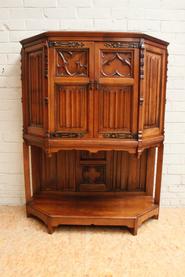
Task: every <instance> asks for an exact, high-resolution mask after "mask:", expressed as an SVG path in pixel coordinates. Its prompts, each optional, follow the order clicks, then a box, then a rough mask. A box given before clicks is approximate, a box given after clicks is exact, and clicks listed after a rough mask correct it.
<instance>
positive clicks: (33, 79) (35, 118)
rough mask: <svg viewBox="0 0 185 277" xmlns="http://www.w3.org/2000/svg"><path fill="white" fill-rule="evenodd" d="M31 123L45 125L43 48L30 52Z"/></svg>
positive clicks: (39, 125)
mask: <svg viewBox="0 0 185 277" xmlns="http://www.w3.org/2000/svg"><path fill="white" fill-rule="evenodd" d="M28 72H29V74H28V90H29V124H30V126H37V127H41V126H43V50H42V49H40V50H37V51H35V52H31V53H29V54H28Z"/></svg>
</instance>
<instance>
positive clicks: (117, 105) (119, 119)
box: [99, 87, 132, 131]
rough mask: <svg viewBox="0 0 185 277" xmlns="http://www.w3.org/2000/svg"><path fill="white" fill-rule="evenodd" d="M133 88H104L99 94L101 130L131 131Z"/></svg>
mask: <svg viewBox="0 0 185 277" xmlns="http://www.w3.org/2000/svg"><path fill="white" fill-rule="evenodd" d="M131 90H132V88H131V87H112V88H106V87H104V88H102V91H101V92H100V96H99V111H100V121H99V125H100V131H106V130H125V131H130V127H131V125H130V124H131V122H130V121H131V118H130V114H131V98H132V91H131Z"/></svg>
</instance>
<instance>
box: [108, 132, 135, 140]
mask: <svg viewBox="0 0 185 277" xmlns="http://www.w3.org/2000/svg"><path fill="white" fill-rule="evenodd" d="M103 137H104V138H111V139H112V138H113V139H114V138H115V139H137V134H130V133H103Z"/></svg>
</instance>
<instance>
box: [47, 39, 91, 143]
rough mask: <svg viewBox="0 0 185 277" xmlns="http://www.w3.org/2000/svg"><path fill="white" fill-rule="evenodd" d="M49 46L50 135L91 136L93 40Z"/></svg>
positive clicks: (62, 42)
mask: <svg viewBox="0 0 185 277" xmlns="http://www.w3.org/2000/svg"><path fill="white" fill-rule="evenodd" d="M49 46H50V47H51V57H53V59H54V61H55V62H54V67H53V68H52V74H53V75H54V83H53V87H54V92H53V95H54V105H53V107H54V113H53V115H52V116H53V122H54V125H53V126H51V129H52V130H53V132H52V134H53V136H55V137H62V138H88V137H92V135H93V120H92V118H93V101H92V96H93V87H92V85H91V84H92V80H93V78H94V75H93V74H94V71H93V69H94V57H93V53H94V43H93V42H84V41H83V42H82V41H59V42H50V44H49ZM51 121H52V120H51Z"/></svg>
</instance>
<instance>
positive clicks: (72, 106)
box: [55, 86, 88, 132]
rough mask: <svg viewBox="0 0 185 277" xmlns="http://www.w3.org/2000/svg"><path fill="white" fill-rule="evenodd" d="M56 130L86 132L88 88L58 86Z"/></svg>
mask: <svg viewBox="0 0 185 277" xmlns="http://www.w3.org/2000/svg"><path fill="white" fill-rule="evenodd" d="M55 121H56V130H57V131H69V130H70V131H73V132H74V131H86V130H87V121H88V90H87V86H56V120H55Z"/></svg>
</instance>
